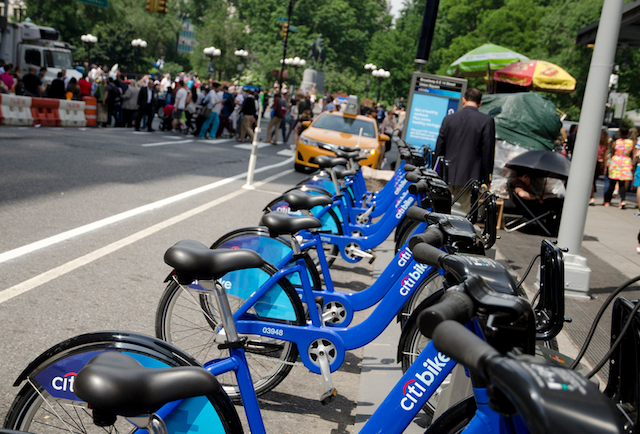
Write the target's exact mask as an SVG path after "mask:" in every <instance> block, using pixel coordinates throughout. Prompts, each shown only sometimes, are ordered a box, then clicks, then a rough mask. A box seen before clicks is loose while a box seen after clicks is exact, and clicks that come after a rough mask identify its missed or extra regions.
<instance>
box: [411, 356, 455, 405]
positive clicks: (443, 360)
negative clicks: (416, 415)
mask: <svg viewBox="0 0 640 434" xmlns="http://www.w3.org/2000/svg"><path fill="white" fill-rule="evenodd" d="M449 360H451V359H450V358H449V357H447V356H445V355H444V354H442V353H438V355H437V356H435V357H434V358H433V359H427V360H426V361H425V362H424V363H423V364H422V366H424V368H425V370H424V371H422V373H419V374H416V376H415V378H412V379H411V380H409V381H407V382H406V383H405V385H404V388H403V389H402V393H403V395H404V396H403V397H402V399H401V400H400V406H401V407H402V409H403V410H406V411H409V410H411V409H412V408H413V407H414V406H415V405H416V404H417V403H418V399H419V398H421V397H422V396H423V395H424V394H425V392H426V391H427V389H426V387H429V386H431V384H433V382H434V381H435V380H436V379H437V378H438V377H439V376H440V374H441V373H442V369H443V368H444V367H445V366H447V362H448V361H449Z"/></svg>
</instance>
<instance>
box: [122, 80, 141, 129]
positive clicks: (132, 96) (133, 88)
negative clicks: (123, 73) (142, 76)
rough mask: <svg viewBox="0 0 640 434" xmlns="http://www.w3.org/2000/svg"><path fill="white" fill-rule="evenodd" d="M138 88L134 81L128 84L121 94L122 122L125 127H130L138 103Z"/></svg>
mask: <svg viewBox="0 0 640 434" xmlns="http://www.w3.org/2000/svg"><path fill="white" fill-rule="evenodd" d="M139 93H140V88H139V87H138V83H136V82H135V81H134V82H132V83H131V84H129V86H128V87H127V90H126V91H125V92H124V94H122V123H123V124H124V126H125V127H126V128H131V127H132V126H133V123H134V120H135V119H134V115H135V114H136V110H137V105H138V94H139Z"/></svg>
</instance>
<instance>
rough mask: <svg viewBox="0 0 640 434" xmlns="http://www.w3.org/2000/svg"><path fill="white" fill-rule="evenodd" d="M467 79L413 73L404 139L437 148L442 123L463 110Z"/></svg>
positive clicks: (419, 145)
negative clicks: (446, 117) (447, 117)
mask: <svg viewBox="0 0 640 434" xmlns="http://www.w3.org/2000/svg"><path fill="white" fill-rule="evenodd" d="M466 90H467V80H466V79H463V78H453V77H445V76H441V75H433V74H424V73H421V72H414V73H413V77H412V78H411V93H410V94H409V101H408V105H407V117H406V120H405V125H404V137H403V138H404V140H406V141H407V142H408V143H409V144H411V145H412V146H413V147H415V148H422V147H423V146H426V147H428V148H430V149H432V150H433V149H435V148H436V140H437V139H438V133H439V132H440V126H441V125H442V120H443V119H444V117H445V116H446V115H448V114H451V113H454V112H456V111H458V110H459V109H460V108H461V107H462V97H463V96H464V93H465V92H466Z"/></svg>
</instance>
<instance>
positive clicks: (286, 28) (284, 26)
mask: <svg viewBox="0 0 640 434" xmlns="http://www.w3.org/2000/svg"><path fill="white" fill-rule="evenodd" d="M160 1H162V0H160ZM288 31H289V23H288V22H287V21H285V22H284V23H282V33H281V36H282V39H286V37H287V32H288Z"/></svg>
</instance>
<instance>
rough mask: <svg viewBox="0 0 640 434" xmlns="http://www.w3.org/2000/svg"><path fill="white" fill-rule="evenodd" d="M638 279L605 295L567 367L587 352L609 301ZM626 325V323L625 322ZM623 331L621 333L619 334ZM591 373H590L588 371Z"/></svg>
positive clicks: (573, 367)
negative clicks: (574, 356) (585, 336)
mask: <svg viewBox="0 0 640 434" xmlns="http://www.w3.org/2000/svg"><path fill="white" fill-rule="evenodd" d="M639 280H640V276H636V277H634V278H633V279H631V280H628V281H626V282H625V283H623V284H622V285H620V286H618V287H617V288H616V289H615V291H613V292H612V293H611V294H610V295H609V297H607V299H606V300H605V302H604V303H603V304H602V306H601V307H600V310H599V311H598V313H597V314H596V316H595V318H594V320H593V324H592V325H591V329H590V330H589V333H588V334H587V338H586V339H585V341H584V344H582V348H581V349H580V352H579V353H578V355H577V356H576V359H575V360H574V361H573V363H572V364H571V366H569V369H575V368H576V366H578V363H579V362H580V360H581V359H582V357H584V355H585V353H586V352H587V348H588V347H589V344H590V343H591V339H592V338H593V335H594V334H595V332H596V327H597V326H598V323H599V322H600V320H601V319H602V316H603V315H604V311H605V309H606V308H607V307H609V305H610V304H611V302H612V301H613V300H614V299H615V297H616V296H617V295H618V294H619V293H620V292H622V291H623V290H624V289H626V288H627V287H629V286H630V285H632V284H634V283H636V282H638V281H639ZM625 327H626V324H625ZM623 334H624V333H621V336H622V335H623ZM590 374H591V373H590Z"/></svg>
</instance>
